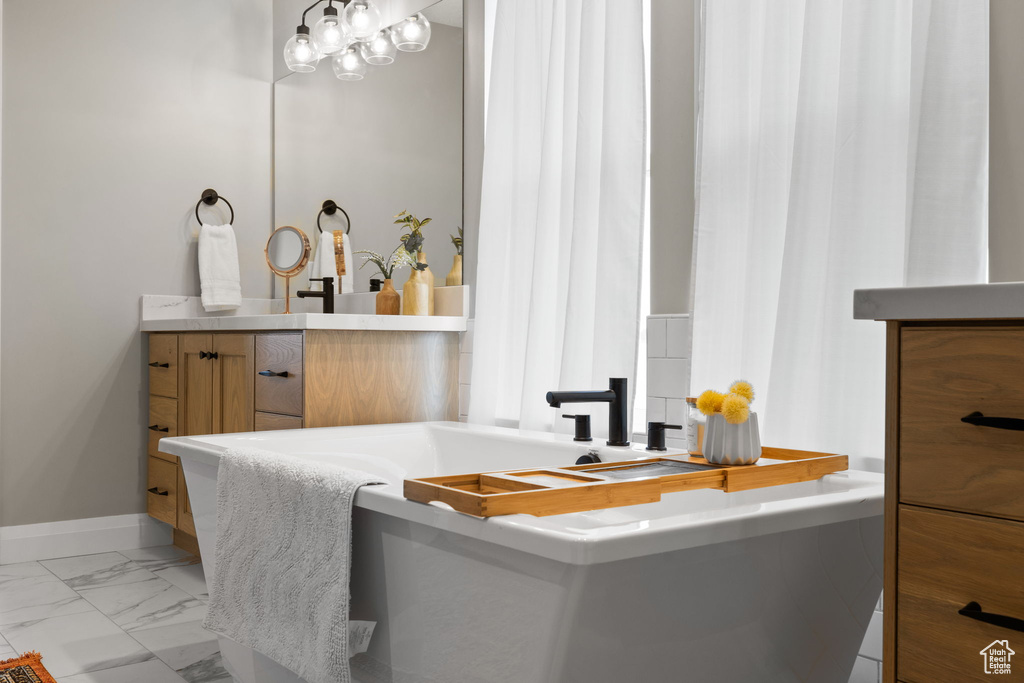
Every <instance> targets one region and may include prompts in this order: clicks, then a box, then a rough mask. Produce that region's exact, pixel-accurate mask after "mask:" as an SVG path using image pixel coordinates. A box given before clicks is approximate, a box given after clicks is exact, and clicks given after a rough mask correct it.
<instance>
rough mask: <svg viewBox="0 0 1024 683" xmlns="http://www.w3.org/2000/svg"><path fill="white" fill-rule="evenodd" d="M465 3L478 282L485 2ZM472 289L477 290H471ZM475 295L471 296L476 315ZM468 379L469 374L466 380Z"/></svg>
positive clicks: (470, 265) (467, 144) (467, 150)
mask: <svg viewBox="0 0 1024 683" xmlns="http://www.w3.org/2000/svg"><path fill="white" fill-rule="evenodd" d="M463 4H464V7H463V17H462V19H463V27H464V28H463V33H464V35H463V40H464V42H465V53H464V54H465V60H464V68H465V71H464V74H465V92H464V94H463V103H462V107H463V114H462V118H463V148H462V173H463V182H462V196H463V200H462V201H463V203H464V213H463V219H462V220H463V221H464V225H463V229H464V231H465V240H464V242H463V245H464V251H465V256H464V257H463V259H462V282H463V284H466V285H470V286H471V287H473V286H474V285H476V266H477V243H478V242H479V240H478V237H479V235H480V185H481V182H482V179H483V172H484V77H485V73H484V3H483V2H478V1H477V0H467V1H466V2H465V3H463ZM470 291H475V289H474V290H470ZM475 306H476V297H475V296H474V297H472V298H471V299H470V315H471V316H472V315H475V311H476V308H475ZM466 381H467V382H468V381H469V380H468V378H467V380H466Z"/></svg>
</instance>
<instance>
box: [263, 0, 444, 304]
mask: <svg viewBox="0 0 1024 683" xmlns="http://www.w3.org/2000/svg"><path fill="white" fill-rule="evenodd" d="M375 1H376V4H377V6H378V7H379V8H380V10H381V13H382V15H383V17H384V23H385V25H390V24H392V23H394V22H397V21H399V20H401V19H403V18H405V17H407V16H409V15H411V14H415V13H416V12H417V11H422V12H423V13H424V15H425V16H426V17H427V18H428V19H429V20H430V23H431V37H430V42H429V44H428V46H427V48H426V49H425V50H423V51H422V52H398V53H397V56H396V58H395V61H394V62H393V63H391V64H388V65H386V66H368V67H367V71H366V75H365V77H364V78H363V79H362V80H358V81H342V80H339V79H338V78H336V77H335V74H334V70H333V69H332V65H331V59H330V58H324V59H322V60H321V61H320V62H319V64H318V65H317V69H316V71H313V72H311V73H292V72H290V71H288V70H287V68H286V67H285V65H284V60H283V58H282V50H283V48H284V44H285V43H286V42H287V41H288V39H289V38H290V37H291V36H292V34H294V33H295V27H296V26H297V25H298V24H299V22H300V19H301V16H302V11H303V10H304V9H305V8H306V7H308V6H309V4H310V2H309V0H305V1H304V2H303V1H302V0H275V3H274V32H275V45H274V50H275V53H274V59H275V72H276V75H279V76H280V78H278V80H277V81H276V82H275V83H274V199H275V205H274V206H275V208H274V221H275V225H276V226H281V225H294V226H297V227H299V228H301V229H302V230H303V231H304V232H306V234H308V235H309V236H310V239H311V240H313V241H314V243H315V242H316V241H318V240H319V238H320V236H321V235H320V233H319V231H318V229H317V225H316V222H317V213H318V212H319V210H320V207H321V205H322V203H323V202H324V200H327V199H332V200H334V201H336V202H337V203H338V204H339V205H340V206H342V207H344V209H345V211H346V212H347V213H348V215H349V217H350V219H351V224H352V228H351V232H350V239H351V242H352V249H353V250H360V249H369V250H372V251H375V252H378V253H381V254H385V255H386V254H388V253H390V252H391V250H392V249H394V248H395V247H396V246H397V245H398V244H399V237H401V235H402V234H403V232H402V230H400V229H399V226H397V225H394V224H393V222H394V216H395V214H397V213H399V212H401V211H403V210H407V211H410V212H412V213H414V214H416V215H417V216H419V217H420V218H426V217H430V218H432V219H433V221H432V222H431V223H430V225H428V226H427V227H426V228H424V234H425V236H426V243H425V253H426V254H427V257H428V259H429V262H430V267H431V270H432V271H433V272H434V275H435V278H439V279H440V282H441V284H443V283H444V277H445V274H446V273H447V272H448V270H449V268H451V265H452V257H453V255H454V254H455V248H454V246H453V245H452V242H451V240H450V239H449V237H448V235H449V234H457V228H458V226H461V225H464V223H463V73H464V69H463V54H464V37H463V0H440V2H434V3H431V2H428V1H426V0H390V1H389V0H375ZM335 4H336V6H338V7H339V8H340V7H341V3H335ZM326 6H327V3H324V4H322V5H319V6H318V7H316V8H314V9H312V10H311V11H310V12H309V14H308V15H307V18H306V23H307V24H308V25H309V26H310V27H312V26H313V25H314V23H315V22H316V21H317V20H318V19H319V18H320V17H321V16H322V15H323V8H324V7H326ZM320 224H321V226H322V227H323V230H324V234H328V233H329V232H330V231H333V230H344V229H345V228H346V227H347V226H346V221H345V218H344V216H343V215H342V214H341V212H337V213H336V214H334V215H333V216H327V215H325V216H322V217H321V220H320ZM346 261H347V263H346V265H347V268H348V269H349V270H348V272H354V275H355V278H354V282H353V289H354V291H356V292H366V291H368V290H369V280H370V278H371V277H379V275H377V274H376V271H375V269H374V268H373V266H372V265H368V266H366V267H365V268H363V269H361V270H359V266H360V265H361V264H362V257H361V256H359V257H351V256H350V257H349V258H347V259H346ZM307 271H309V268H307ZM309 274H310V273H309V272H304V273H301V274H299V275H298V281H297V282H296V284H297V285H298V286H299V288H305V285H306V283H305V282H304V281H303V280H304V279H305V278H306V277H307V276H309ZM408 275H409V272H408V270H407V269H406V270H404V271H401V272H400V273H396V274H395V286H396V287H398V288H401V285H402V284H403V283H404V282H405V280H406V278H407V277H408ZM282 285H283V283H280V282H279V283H278V287H277V288H276V293H275V295H276V296H282V295H283V287H282Z"/></svg>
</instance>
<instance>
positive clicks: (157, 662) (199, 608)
mask: <svg viewBox="0 0 1024 683" xmlns="http://www.w3.org/2000/svg"><path fill="white" fill-rule="evenodd" d="M208 600H209V595H208V594H207V592H206V580H205V579H204V577H203V567H202V565H201V564H200V563H199V560H198V559H197V558H196V557H194V556H192V555H190V554H188V553H186V552H185V551H183V550H181V549H179V548H176V547H174V546H158V547H155V548H142V549H140V550H125V551H121V552H116V553H99V554H96V555H81V556H78V557H65V558H61V559H57V560H42V561H40V562H22V563H19V564H6V565H0V661H2V660H4V659H8V658H10V657H14V656H16V655H17V654H19V653H21V652H26V651H29V650H36V651H38V652H41V653H42V654H43V664H44V665H45V666H46V669H47V670H48V671H49V672H50V673H51V674H53V677H54V678H56V679H57V681H58V683H139V682H141V681H145V682H146V683H182V682H183V681H187V682H188V683H219V682H223V683H230V681H231V676H230V675H229V674H228V673H227V671H225V670H224V667H223V666H222V664H221V659H220V652H219V648H218V646H217V638H216V637H215V636H214V634H212V633H210V632H209V631H207V630H205V629H204V628H203V627H202V621H203V617H205V616H206V604H207V601H208Z"/></svg>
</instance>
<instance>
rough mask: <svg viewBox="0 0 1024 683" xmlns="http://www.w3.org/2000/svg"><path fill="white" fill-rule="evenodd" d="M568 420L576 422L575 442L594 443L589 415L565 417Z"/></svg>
mask: <svg viewBox="0 0 1024 683" xmlns="http://www.w3.org/2000/svg"><path fill="white" fill-rule="evenodd" d="M562 417H564V418H565V419H566V420H576V436H575V437H574V438H573V441H593V440H594V438H593V437H592V436H590V416H589V415H563V416H562Z"/></svg>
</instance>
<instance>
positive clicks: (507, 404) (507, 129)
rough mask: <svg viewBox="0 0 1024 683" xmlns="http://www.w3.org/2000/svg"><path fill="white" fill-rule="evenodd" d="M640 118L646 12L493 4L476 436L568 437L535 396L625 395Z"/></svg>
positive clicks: (572, 1) (631, 342) (554, 2)
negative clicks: (613, 383)
mask: <svg viewBox="0 0 1024 683" xmlns="http://www.w3.org/2000/svg"><path fill="white" fill-rule="evenodd" d="M644 107H645V103H644V58H643V26H642V5H641V0H499V1H498V3H497V7H496V14H495V19H494V36H493V44H492V57H491V73H490V83H489V102H488V109H487V134H486V145H485V152H484V170H483V190H482V198H481V209H480V238H479V249H478V259H479V266H478V275H477V293H476V322H475V332H474V335H475V336H474V340H473V374H472V386H471V391H470V406H469V420H470V421H471V422H477V423H485V424H503V425H515V424H518V425H519V426H521V427H522V428H524V429H548V430H550V429H552V428H553V426H554V425H557V426H558V428H561V429H565V428H567V427H568V426H569V425H568V424H567V423H568V422H569V421H567V420H557V422H555V418H556V416H557V413H558V411H556V410H554V409H552V408H549V407H548V405H547V403H546V402H545V400H544V395H545V393H546V392H548V391H551V390H555V389H591V388H593V389H607V388H608V378H609V377H628V378H630V380H631V381H630V385H632V379H633V377H634V372H635V370H634V368H635V363H636V344H637V330H638V319H637V316H638V313H637V309H638V299H639V284H640V283H639V279H640V249H641V239H642V225H643V197H644V176H645V150H644V136H645V131H644V125H645V124H644V114H645V112H644ZM577 408H579V411H580V412H586V411H587V410H588V408H587V407H585V406H572V407H571V408H570V409H571V410H572V411H576V410H577ZM606 412H607V411H604V410H595V411H594V415H595V433H603V432H604V431H605V428H604V420H605V418H606ZM598 417H601V419H600V420H598V419H597V418H598ZM562 423H566V424H565V425H563V424H562Z"/></svg>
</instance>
